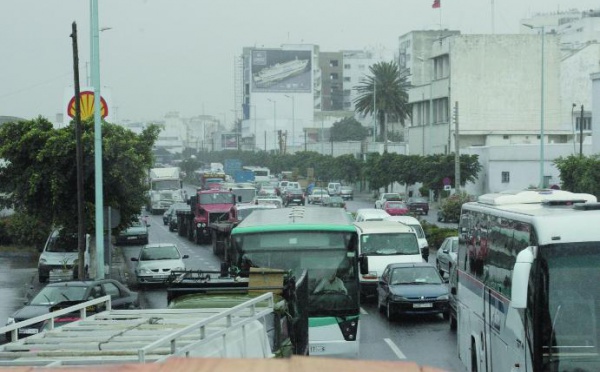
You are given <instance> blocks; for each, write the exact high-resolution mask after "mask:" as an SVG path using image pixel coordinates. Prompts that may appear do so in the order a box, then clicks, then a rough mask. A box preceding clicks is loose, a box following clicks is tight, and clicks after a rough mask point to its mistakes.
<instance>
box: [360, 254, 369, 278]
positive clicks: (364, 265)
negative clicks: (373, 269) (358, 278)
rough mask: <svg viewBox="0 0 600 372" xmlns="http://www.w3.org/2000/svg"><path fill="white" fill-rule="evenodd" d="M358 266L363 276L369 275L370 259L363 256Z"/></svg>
mask: <svg viewBox="0 0 600 372" xmlns="http://www.w3.org/2000/svg"><path fill="white" fill-rule="evenodd" d="M358 265H359V268H360V273H361V275H366V274H368V273H369V258H368V257H367V256H365V255H361V256H360V257H359V258H358Z"/></svg>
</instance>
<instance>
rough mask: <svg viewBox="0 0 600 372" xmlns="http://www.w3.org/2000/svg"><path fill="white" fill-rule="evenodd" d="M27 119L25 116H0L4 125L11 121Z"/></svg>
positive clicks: (0, 121) (1, 123) (0, 123)
mask: <svg viewBox="0 0 600 372" xmlns="http://www.w3.org/2000/svg"><path fill="white" fill-rule="evenodd" d="M21 120H26V119H23V118H18V117H16V116H0V125H4V123H9V122H11V121H21Z"/></svg>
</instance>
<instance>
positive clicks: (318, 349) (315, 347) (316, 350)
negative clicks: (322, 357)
mask: <svg viewBox="0 0 600 372" xmlns="http://www.w3.org/2000/svg"><path fill="white" fill-rule="evenodd" d="M324 352H325V345H312V346H311V347H310V353H311V354H313V353H314V354H317V353H324Z"/></svg>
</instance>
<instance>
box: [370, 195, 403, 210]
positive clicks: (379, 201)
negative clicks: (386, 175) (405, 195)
mask: <svg viewBox="0 0 600 372" xmlns="http://www.w3.org/2000/svg"><path fill="white" fill-rule="evenodd" d="M388 200H402V195H400V193H398V192H382V193H381V195H379V199H377V200H375V208H376V209H383V205H384V204H385V202H386V201H388Z"/></svg>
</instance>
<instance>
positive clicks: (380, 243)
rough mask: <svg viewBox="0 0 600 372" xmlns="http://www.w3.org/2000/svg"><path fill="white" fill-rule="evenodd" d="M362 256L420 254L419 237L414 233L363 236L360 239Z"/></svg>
mask: <svg viewBox="0 0 600 372" xmlns="http://www.w3.org/2000/svg"><path fill="white" fill-rule="evenodd" d="M360 251H361V254H365V255H369V256H386V255H404V254H407V255H412V254H419V252H420V251H419V244H418V242H417V237H416V235H415V234H413V233H381V234H363V235H361V237H360Z"/></svg>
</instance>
